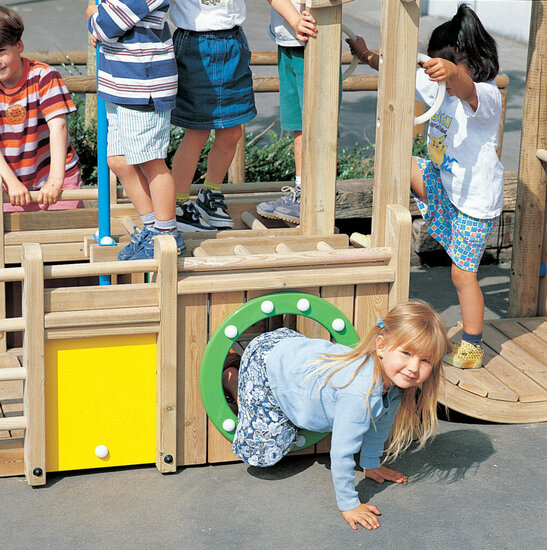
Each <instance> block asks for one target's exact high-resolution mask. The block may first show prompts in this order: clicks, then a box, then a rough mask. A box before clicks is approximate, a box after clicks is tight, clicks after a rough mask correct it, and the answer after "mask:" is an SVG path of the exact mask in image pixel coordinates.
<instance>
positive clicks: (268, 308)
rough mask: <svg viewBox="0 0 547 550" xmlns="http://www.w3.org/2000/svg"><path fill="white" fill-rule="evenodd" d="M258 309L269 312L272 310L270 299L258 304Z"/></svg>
mask: <svg viewBox="0 0 547 550" xmlns="http://www.w3.org/2000/svg"><path fill="white" fill-rule="evenodd" d="M260 309H261V310H262V313H266V314H268V313H271V312H272V311H273V310H274V305H273V302H272V301H271V300H264V301H263V302H262V303H261V304H260Z"/></svg>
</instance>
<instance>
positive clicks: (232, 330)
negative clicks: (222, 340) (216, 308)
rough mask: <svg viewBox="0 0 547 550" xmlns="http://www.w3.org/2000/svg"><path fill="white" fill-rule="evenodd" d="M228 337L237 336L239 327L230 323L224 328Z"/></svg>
mask: <svg viewBox="0 0 547 550" xmlns="http://www.w3.org/2000/svg"><path fill="white" fill-rule="evenodd" d="M224 334H225V336H226V338H235V337H236V336H237V327H236V326H235V325H228V326H227V327H226V328H225V329H224Z"/></svg>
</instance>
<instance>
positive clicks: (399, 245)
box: [385, 204, 412, 309]
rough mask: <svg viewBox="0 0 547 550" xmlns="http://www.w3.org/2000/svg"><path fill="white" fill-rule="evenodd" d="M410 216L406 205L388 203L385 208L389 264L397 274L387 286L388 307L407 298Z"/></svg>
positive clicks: (410, 232) (410, 233) (410, 231)
mask: <svg viewBox="0 0 547 550" xmlns="http://www.w3.org/2000/svg"><path fill="white" fill-rule="evenodd" d="M411 235H412V217H411V215H410V211H409V210H408V208H406V206H403V205H401V204H388V205H387V209H386V228H385V236H386V237H385V238H386V246H390V247H391V250H392V256H391V260H390V261H389V266H390V267H392V268H393V269H394V270H395V272H396V273H397V276H396V277H395V282H394V283H393V284H391V285H390V288H389V309H391V308H392V307H394V306H396V305H397V304H400V303H401V302H404V301H406V300H408V290H409V286H410V240H411Z"/></svg>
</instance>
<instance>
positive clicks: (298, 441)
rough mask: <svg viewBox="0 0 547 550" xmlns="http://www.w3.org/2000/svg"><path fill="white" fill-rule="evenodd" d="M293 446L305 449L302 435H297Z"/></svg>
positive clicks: (304, 439)
mask: <svg viewBox="0 0 547 550" xmlns="http://www.w3.org/2000/svg"><path fill="white" fill-rule="evenodd" d="M294 445H295V447H305V446H306V438H305V437H304V436H303V435H299V436H298V437H297V438H296V440H295V442H294Z"/></svg>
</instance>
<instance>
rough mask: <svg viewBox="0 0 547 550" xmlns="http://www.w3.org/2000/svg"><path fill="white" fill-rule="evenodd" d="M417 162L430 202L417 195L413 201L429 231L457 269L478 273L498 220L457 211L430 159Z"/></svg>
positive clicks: (417, 159) (419, 159)
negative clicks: (475, 216) (474, 216)
mask: <svg viewBox="0 0 547 550" xmlns="http://www.w3.org/2000/svg"><path fill="white" fill-rule="evenodd" d="M415 159H416V162H417V163H418V167H419V169H420V171H421V173H422V178H423V180H424V185H425V190H426V193H427V202H425V201H423V200H422V199H420V197H418V195H414V200H415V201H416V205H417V206H418V208H419V209H420V212H421V214H422V216H423V218H424V220H425V221H426V222H427V223H428V228H427V232H428V233H429V234H430V235H431V236H432V237H433V238H434V239H435V240H436V241H437V242H438V243H439V244H440V245H441V246H442V247H443V248H444V249H445V250H446V252H447V253H448V255H449V256H450V259H451V260H452V262H453V263H454V264H455V265H456V266H457V267H459V268H460V269H463V270H464V271H472V272H476V271H478V269H479V264H480V262H481V258H482V255H483V254H484V251H485V249H486V243H487V242H488V238H489V237H490V234H491V233H492V231H493V230H494V225H495V224H496V218H493V219H479V218H473V217H472V216H468V215H467V214H464V213H463V212H461V211H460V210H458V209H457V208H456V207H455V206H454V205H453V204H452V203H451V202H450V199H449V198H448V194H447V193H446V190H445V188H444V187H443V184H442V181H441V173H440V172H439V170H438V168H436V166H435V164H433V162H432V161H431V160H426V159H423V158H418V157H415Z"/></svg>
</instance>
